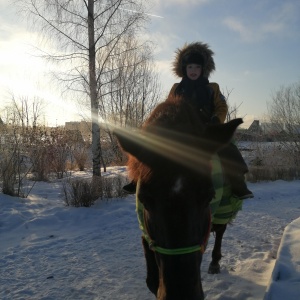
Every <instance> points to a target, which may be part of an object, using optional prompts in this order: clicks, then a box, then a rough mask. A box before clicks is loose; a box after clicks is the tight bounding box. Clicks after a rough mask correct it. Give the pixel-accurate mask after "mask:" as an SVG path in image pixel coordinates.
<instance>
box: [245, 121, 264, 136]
mask: <svg viewBox="0 0 300 300" xmlns="http://www.w3.org/2000/svg"><path fill="white" fill-rule="evenodd" d="M248 133H254V134H261V133H262V129H261V127H260V125H259V120H254V121H253V122H252V124H251V125H250V126H249V128H248Z"/></svg>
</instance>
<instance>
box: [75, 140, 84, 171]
mask: <svg viewBox="0 0 300 300" xmlns="http://www.w3.org/2000/svg"><path fill="white" fill-rule="evenodd" d="M72 154H73V157H74V159H75V162H76V164H77V166H78V168H79V171H84V169H85V166H86V163H87V160H88V148H87V146H86V145H84V144H77V145H75V147H74V149H73V151H72Z"/></svg>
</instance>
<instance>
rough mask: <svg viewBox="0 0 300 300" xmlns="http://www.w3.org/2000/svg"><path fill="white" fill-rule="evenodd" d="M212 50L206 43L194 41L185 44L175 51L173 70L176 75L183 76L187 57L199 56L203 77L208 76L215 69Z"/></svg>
mask: <svg viewBox="0 0 300 300" xmlns="http://www.w3.org/2000/svg"><path fill="white" fill-rule="evenodd" d="M213 55H214V52H213V51H212V50H210V48H209V46H208V44H204V43H201V42H195V43H191V44H185V45H184V46H183V47H182V48H181V49H177V50H176V52H175V60H174V62H173V72H174V73H175V75H177V76H178V77H183V76H184V68H185V67H186V65H187V63H188V59H189V57H197V56H198V57H199V60H201V61H202V62H203V63H202V72H203V77H206V78H209V76H210V74H211V73H212V72H213V71H214V70H215V62H214V59H213Z"/></svg>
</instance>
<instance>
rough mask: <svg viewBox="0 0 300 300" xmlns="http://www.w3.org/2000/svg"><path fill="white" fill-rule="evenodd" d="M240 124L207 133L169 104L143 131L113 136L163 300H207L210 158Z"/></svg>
mask: <svg viewBox="0 0 300 300" xmlns="http://www.w3.org/2000/svg"><path fill="white" fill-rule="evenodd" d="M241 123H242V120H241V119H236V120H233V121H231V122H229V123H227V124H223V125H211V126H205V124H203V123H202V121H201V120H200V118H199V116H198V115H197V114H196V113H195V110H194V109H193V108H192V107H191V106H189V105H188V104H187V103H185V102H179V101H178V100H177V99H168V100H167V101H166V102H163V103H161V104H159V105H158V106H157V107H156V109H155V110H154V111H153V112H152V114H151V116H150V117H149V118H148V120H147V121H146V122H145V124H144V126H143V128H142V130H141V131H140V132H138V133H134V132H132V131H129V132H128V131H124V130H121V129H116V130H115V134H116V136H117V138H118V140H119V142H120V145H121V147H122V148H123V150H124V151H126V152H127V153H128V154H129V162H128V170H129V173H130V176H131V177H132V178H133V179H134V180H135V181H136V182H137V193H136V195H137V207H138V214H139V220H140V222H141V223H140V227H141V229H142V230H143V232H144V234H143V237H142V244H143V248H144V254H145V258H146V265H147V279H146V282H147V286H148V288H149V289H150V291H151V292H152V293H153V294H154V295H156V297H157V299H159V300H184V299H188V300H193V299H204V294H203V290H202V283H201V276H200V265H201V261H202V254H203V252H204V250H205V246H206V243H207V239H208V236H209V233H210V229H211V228H210V227H211V212H210V201H211V200H212V198H213V197H214V188H213V183H212V179H211V178H212V176H211V159H212V155H213V154H214V153H216V151H218V150H219V149H220V148H222V147H223V146H224V145H226V144H227V143H228V142H229V141H230V139H231V137H232V135H233V133H234V131H235V129H236V128H237V126H238V125H239V124H241ZM223 227H224V226H223ZM225 228H226V226H225ZM217 263H218V259H217Z"/></svg>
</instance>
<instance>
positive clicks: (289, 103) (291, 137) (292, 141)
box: [268, 81, 300, 166]
mask: <svg viewBox="0 0 300 300" xmlns="http://www.w3.org/2000/svg"><path fill="white" fill-rule="evenodd" d="M268 112H269V117H270V122H271V126H272V128H273V130H275V131H276V133H277V139H278V141H279V142H280V143H281V145H282V146H283V147H284V149H285V150H288V152H289V154H290V155H291V157H293V159H294V164H295V165H296V166H299V164H300V81H299V82H298V83H295V84H292V85H289V86H286V87H281V88H279V89H278V90H277V91H276V92H275V93H273V95H272V100H271V102H268Z"/></svg>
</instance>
